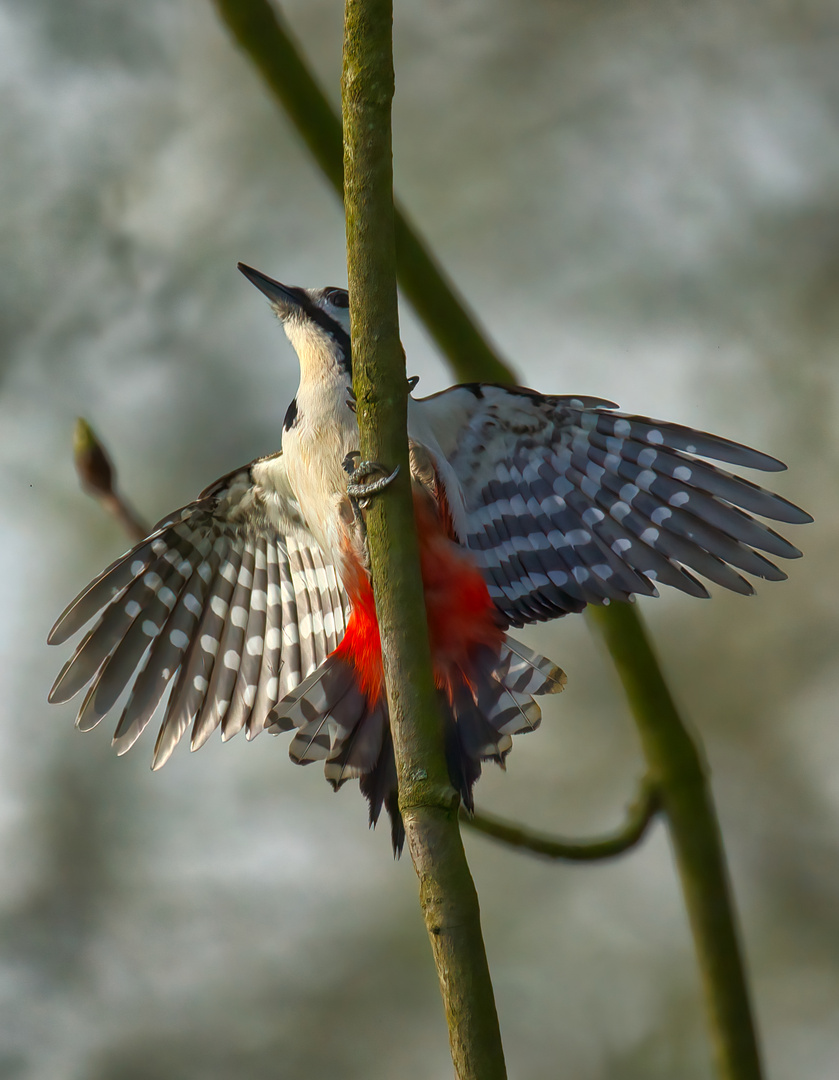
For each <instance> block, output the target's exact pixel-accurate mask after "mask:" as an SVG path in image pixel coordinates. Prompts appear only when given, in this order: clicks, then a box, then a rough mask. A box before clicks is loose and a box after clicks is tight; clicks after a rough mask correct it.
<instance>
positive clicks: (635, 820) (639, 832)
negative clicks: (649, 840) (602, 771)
mask: <svg viewBox="0 0 839 1080" xmlns="http://www.w3.org/2000/svg"><path fill="white" fill-rule="evenodd" d="M660 809H661V800H660V798H659V795H658V791H657V790H656V788H655V786H654V785H653V784H651V783H650V782H649V781H644V783H643V784H642V785H641V790H640V792H639V793H638V797H637V799H636V800H635V802H634V803H633V804H632V805H631V806H630V807H629V810H628V812H627V815H626V821H624V823H623V825H622V826H621V827H620V829H618V830H617V831H616V832H613V833H611V834H610V835H609V836H601V837H598V838H597V839H595V840H567V839H561V838H560V837H558V836H549V835H548V834H547V833H542V832H537V831H536V830H534V829H528V828H525V827H524V826H522V825H516V824H515V823H513V822H511V821H503V820H502V819H501V818H497V817H495V816H494V815H492V814H483V813H477V812H476V813H475V814H473V815H471V816H470V815H469V814H467V813H466V812H465V811H464V810H461V812H460V820H461V821H462V822H463V823H464V824H465V825H468V826H469V827H470V828H471V829H474V830H475V831H476V832H479V833H483V834H484V836H491V837H492V839H493V840H499V841H500V842H501V843H502V844H509V845H510V847H515V848H521V850H523V851H531V852H533V854H534V855H543V856H544V857H545V858H547V859H557V860H561V861H564V862H601V861H603V860H605V859H614V858H615V857H616V856H617V855H623V854H624V853H625V852H627V851H629V850H630V848H634V847H635V846H636V845H637V844H639V843H640V842H641V840H643V838H644V837H645V836H646V835H647V830H648V829H649V827H650V825H651V824H652V822H653V820H654V819H655V816H656V814H657V813H658V811H659V810H660Z"/></svg>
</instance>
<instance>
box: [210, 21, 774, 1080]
mask: <svg viewBox="0 0 839 1080" xmlns="http://www.w3.org/2000/svg"><path fill="white" fill-rule="evenodd" d="M213 2H214V3H215V4H216V7H217V9H218V11H219V13H220V15H221V17H222V19H223V20H224V21H225V22H226V24H227V26H228V27H229V29H230V31H231V33H232V35H233V36H234V37H235V38H236V40H237V41H238V43H239V45H240V46H241V47H242V49H243V50H244V51H245V52H246V53H247V54H248V55H249V56H250V58H251V60H252V62H253V63H254V65H255V66H256V67H257V68H258V69H259V71H260V72H261V74H262V75H263V77H264V79H265V81H266V82H267V84H268V86H269V88H270V89H271V90H272V91H273V92H274V93H275V95H276V96H277V97H278V99H279V100H280V102H281V103H282V104H283V106H284V107H285V108H286V109H287V111H288V114H289V116H290V117H291V119H292V120H293V122H294V123H295V125H296V127H297V129H298V131H299V132H300V133H301V135H302V136H303V138H304V140H305V141H306V143H307V145H308V146H309V147H310V149H311V150H312V152H313V154H314V156H315V159H316V160H317V161H318V163H319V165H320V166H321V168H322V169H323V171H324V173H325V175H326V176H327V177H328V178H329V179H330V180H331V182H332V183H333V185H334V186H335V187H336V189H337V190H338V191H339V192H340V169H339V163H340V157H339V153H338V151H337V140H336V137H335V132H336V130H337V128H336V124H337V118H336V117H335V116H334V113H331V110H330V107H329V104H328V102H327V100H326V98H325V96H324V95H323V93H322V91H321V90H320V88H319V87H318V86H317V84H316V83H315V81H314V79H313V78H312V76H311V75H310V73H309V71H308V69H307V67H306V65H305V63H304V61H303V60H302V59H301V57H300V54H299V52H298V51H297V49H296V48H295V46H294V44H293V42H292V41H291V40H290V38H289V36H288V34H287V32H286V31H285V28H284V27H283V26H282V25H281V23H280V22H279V20H278V17H277V15H276V13H275V9H273V8H272V7H271V5H270V4H269V3H268V0H213ZM330 114H331V115H330ZM395 234H396V238H397V242H398V256H399V259H398V262H399V280H400V284H401V286H402V288H403V290H404V292H405V295H406V296H407V297H408V299H409V300H410V301H411V303H412V304H413V306H414V307H415V309H416V311H417V313H418V314H419V315H420V318H421V319H422V320H423V322H424V323H425V326H426V328H427V329H428V331H429V333H430V334H431V335H432V337H433V338H434V340H435V341H436V342H437V344H438V345H439V347H440V349H441V351H442V352H443V353H444V354H445V355H446V356H447V357H448V359H449V362H450V363H451V365H452V368H453V370H454V371H455V373H456V375H457V377H458V378H459V379H461V380H463V381H472V380H476V379H477V380H480V379H483V380H486V381H492V382H513V381H515V380H514V375H513V372H512V371H511V370H510V369H509V368H508V367H506V366H505V365H504V364H503V362H502V361H501V360H500V359H499V358H498V356H497V354H496V352H495V351H494V350H493V349H492V348H491V347H490V346H489V345H488V344H487V343H486V342H485V340H484V339H483V337H482V335H481V332H480V330H479V329H478V327H477V324H476V322H475V320H474V319H472V318H471V316H470V315H469V313H468V312H467V311H466V310H465V308H464V306H463V304H462V302H461V301H460V300H459V298H458V297H457V296H456V295H455V293H454V292H453V290H452V288H451V286H450V283H449V282H448V281H447V279H446V278H445V277H444V276H443V274H442V272H441V270H440V267H439V265H438V264H437V263H436V261H435V260H434V259H433V257H432V256H431V255H430V253H429V250H428V248H427V246H426V245H425V244H424V243H423V242H422V241H421V240H420V239H419V238H418V237H417V236H416V234H415V233H414V231H413V230H412V229H411V227H410V226H409V225H407V223H405V221H404V218H403V217H401V216H400V215H399V214H398V212H397V215H396V218H395ZM388 460H391V461H392V460H393V459H388ZM385 501H392V500H390V499H386V500H385ZM406 610H407V609H406ZM589 611H590V613H591V618H592V620H593V621H594V623H595V625H597V627H598V628H599V629H600V631H601V633H602V635H603V638H604V642H605V644H606V647H607V648H608V650H609V652H610V654H611V656H612V658H613V660H614V662H615V664H616V666H617V668H618V671H619V673H620V674H621V677H622V678H623V680H624V686H625V688H626V690H627V694H628V696H629V699H630V704H631V706H632V711H633V715H634V717H635V721H636V723H637V725H638V728H639V731H640V732H641V737H642V740H643V745H644V751H645V754H646V756H647V760H648V764H649V768H650V771H651V775H652V777H653V779H654V781H655V783H656V785H657V786H658V788H659V791H660V794H661V799H662V805H663V808H664V811H665V813H666V815H667V818H668V824H669V827H670V832H671V836H672V839H673V845H674V848H675V850H676V856H677V861H678V864H679V869H680V874H681V881H682V888H683V890H684V893H685V898H686V903H687V907H688V910H689V913H690V918H691V926H692V928H693V935H694V943H695V947H696V952H697V956H698V959H699V966H700V969H701V971H702V974H703V987H704V992H705V1001H706V1009H707V1012H708V1017H709V1024H710V1028H711V1036H712V1041H713V1043H714V1047H715V1059H716V1063H717V1070H718V1075H719V1076H720V1077H721V1078H724V1080H758V1078H759V1077H760V1075H761V1073H760V1064H759V1055H758V1050H757V1043H756V1037H755V1029H754V1024H753V1021H752V1016H751V1008H750V1003H749V994H748V989H747V985H746V978H745V971H744V965H743V959H742V953H741V949H740V945H739V941H738V936H737V931H736V924H735V916H734V909H733V904H732V901H731V895H730V889H729V885H728V879H727V874H726V869H725V859H724V854H723V850H722V842H721V838H720V835H719V827H718V824H717V818H716V813H715V810H714V806H713V800H712V797H711V792H710V789H709V786H708V783H707V780H706V777H705V775H704V772H703V770H702V767H701V755H700V753H699V751H698V750H697V747H696V745H695V744H694V742H693V740H692V738H691V736H690V734H689V733H688V731H687V728H686V727H685V724H684V722H683V721H682V720H681V718H680V717H679V715H678V712H677V711H676V709H675V706H674V705H673V701H672V697H671V695H670V693H669V691H668V690H667V687H666V684H665V682H664V679H663V676H662V674H661V670H660V668H659V666H658V664H657V662H656V660H655V657H654V655H653V653H652V651H651V650H650V647H649V644H648V642H647V639H646V635H645V633H644V629H643V625H642V623H641V620H640V618H639V617H638V615H637V613H636V611H635V609H634V608H633V607H631V606H628V605H623V604H612V605H611V606H610V607H608V608H602V609H591V608H590V609H589ZM467 872H468V871H467ZM723 954H724V955H723Z"/></svg>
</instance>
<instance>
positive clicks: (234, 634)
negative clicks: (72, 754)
mask: <svg viewBox="0 0 839 1080" xmlns="http://www.w3.org/2000/svg"><path fill="white" fill-rule="evenodd" d="M348 615H349V602H348V600H347V597H346V594H345V593H344V591H343V589H342V587H341V584H340V581H339V579H338V577H337V575H336V572H335V567H334V566H332V565H331V563H330V562H329V560H328V559H327V557H326V556H325V555H324V553H323V551H322V550H321V549H320V547H319V546H318V544H317V543H316V541H315V539H314V537H313V536H312V534H311V533H310V532H309V530H308V528H307V526H306V523H305V521H304V519H303V516H302V514H301V513H300V509H299V507H298V506H297V503H296V501H295V500H294V497H293V495H292V493H291V491H290V489H289V488H288V485H287V483H286V481H285V472H284V469H283V462H282V456H281V455H280V454H276V455H274V456H273V457H271V458H265V459H262V460H260V461H258V462H254V463H253V464H252V465H249V466H247V467H246V468H244V469H241V470H238V471H237V472H234V473H230V474H229V475H228V476H226V477H224V478H222V479H221V480H219V481H217V482H216V483H215V484H213V485H211V486H210V487H209V488H207V489H206V490H205V491H204V492H202V494H201V495H200V496H199V498H198V499H197V500H196V501H195V502H193V503H190V504H189V505H188V506H185V507H183V508H182V509H181V510H178V511H177V512H176V513H175V514H173V515H171V516H170V517H168V518H166V519H164V520H163V521H161V522H160V523H159V524H158V525H157V526H156V527H155V529H154V530H153V531H152V533H151V535H150V536H148V537H147V538H146V539H145V540H143V541H142V542H141V543H139V544H137V545H136V547H134V548H132V550H131V551H129V552H127V553H126V554H125V555H123V556H122V557H121V558H119V559H117V560H116V562H115V563H113V564H112V565H111V566H109V567H108V569H107V570H105V571H104V572H103V573H102V574H100V576H99V577H98V578H96V580H95V581H93V582H92V583H91V584H90V585H89V586H88V587H87V588H86V589H85V590H84V592H82V593H81V594H80V595H79V596H78V597H77V598H76V599H75V600H74V601H73V602H72V603H71V604H70V605H69V607H68V608H67V609H66V610H65V612H64V614H63V615H62V616H61V617H60V618H59V620H58V622H57V623H56V624H55V626H54V627H53V629H52V632H51V633H50V636H49V641H50V643H51V644H60V643H61V642H63V641H65V640H66V639H67V638H69V637H70V636H71V635H72V634H75V633H76V632H77V631H78V630H80V629H81V628H82V627H83V626H84V625H85V624H87V623H88V622H89V621H90V620H92V619H94V618H96V620H97V621H96V623H95V624H94V626H93V628H92V629H91V630H89V631H88V633H87V634H86V635H85V637H84V638H83V639H82V641H81V642H80V643H79V645H78V647H77V648H76V651H75V653H74V654H73V656H72V658H71V659H70V660H69V661H68V662H67V663H66V664H65V666H64V668H63V669H62V671H61V673H60V674H59V676H58V678H57V680H56V682H55V685H54V686H53V689H52V692H51V694H50V700H51V701H56V702H59V701H67V700H69V699H70V698H71V697H73V696H74V695H75V694H77V693H78V692H79V691H80V690H82V689H83V688H84V687H86V686H87V687H88V689H87V693H86V695H85V697H84V700H83V701H82V704H81V708H80V709H79V714H78V718H77V721H76V724H77V726H78V727H80V728H82V729H83V730H87V729H89V728H92V727H94V726H95V725H96V724H98V723H99V721H100V720H101V719H102V717H104V716H105V715H106V714H107V713H108V712H110V711H111V710H112V709H113V708H114V706H115V705H116V704H117V701H118V700H120V699H121V698H122V697H123V693H124V691H125V690H126V689H128V687H129V686H130V687H131V689H130V693H129V695H128V698H127V701H126V702H125V705H124V707H123V710H122V714H121V716H120V718H119V721H118V723H117V727H116V732H115V734H114V745H115V746H116V747H117V750H118V752H119V753H124V752H125V751H126V750H128V749H129V748H130V747H131V746H132V745H133V744H134V742H135V741H136V740H137V738H138V737H139V736H140V734H141V733H142V731H143V729H144V728H145V727H146V725H147V724H148V722H149V720H150V719H151V717H152V715H153V714H154V712H155V710H156V709H157V706H158V705H159V704H160V702H161V700H162V699H163V697H164V695H165V694H166V692H167V690H169V689H170V687H171V690H170V693H169V698H168V701H167V704H166V708H165V712H164V714H163V720H162V724H161V727H160V732H159V734H158V738H157V743H156V746H155V750H154V760H153V764H154V767H155V768H159V767H160V766H161V765H163V764H164V763H165V762H166V760H167V759H168V757H169V755H170V754H171V753H172V751H173V750H174V748H175V745H176V744H177V743H178V741H179V739H180V738H181V736H182V735H183V733H184V732H185V731H186V729H187V728H188V727H191V728H192V735H191V745H192V748H193V749H196V748H197V747H199V746H201V745H202V744H203V743H204V742H205V741H206V739H207V738H208V737H209V736H210V735H211V734H212V732H213V731H214V730H215V729H216V728H217V727H219V726H220V727H221V733H222V739H225V740H226V739H229V738H231V737H232V736H233V735H235V734H236V733H237V732H238V731H241V730H242V729H243V728H244V729H245V730H246V732H247V736H248V738H251V737H253V736H254V735H256V734H258V733H259V732H260V731H261V730H262V728H263V726H264V723H265V720H266V718H267V716H268V713H269V712H270V711H271V709H272V708H273V707H274V706H275V705H276V704H277V702H278V701H279V700H280V699H281V698H282V697H284V696H285V695H286V694H287V693H288V692H289V691H290V690H292V689H294V687H295V686H297V684H298V683H299V682H300V681H301V680H302V679H304V678H306V676H307V675H309V674H310V673H311V672H312V671H314V669H315V668H316V667H317V666H318V665H319V664H320V663H321V662H322V661H323V660H324V659H325V658H326V657H327V656H328V654H329V653H330V652H331V651H332V650H333V649H334V648H335V647H336V645H337V644H338V643H339V642H340V640H341V638H342V637H343V635H344V631H345V629H346V620H347V618H348Z"/></svg>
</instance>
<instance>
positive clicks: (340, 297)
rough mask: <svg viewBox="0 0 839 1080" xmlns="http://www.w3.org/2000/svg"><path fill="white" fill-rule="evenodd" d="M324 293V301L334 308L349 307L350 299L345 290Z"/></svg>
mask: <svg viewBox="0 0 839 1080" xmlns="http://www.w3.org/2000/svg"><path fill="white" fill-rule="evenodd" d="M325 292H326V299H327V300H328V301H329V303H330V304H332V305H333V306H334V307H340V308H348V307H349V306H350V298H349V296H348V295H347V290H346V289H326V290H325Z"/></svg>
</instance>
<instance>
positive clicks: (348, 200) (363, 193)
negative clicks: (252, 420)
mask: <svg viewBox="0 0 839 1080" xmlns="http://www.w3.org/2000/svg"><path fill="white" fill-rule="evenodd" d="M392 21H393V13H392V4H391V0H347V4H346V22H345V28H344V71H343V79H342V100H343V111H344V175H345V205H346V212H347V259H348V270H349V285H350V296H351V309H350V310H351V319H352V341H353V371H354V388H355V393H356V403H357V404H356V408H357V415H358V425H359V432H360V441H361V451H362V456H363V457H365V458H368V459H373V460H379V461H384V462H387V464H388V468H390V467H391V466H392V465H393V464H398V465H399V467H400V475H399V477H398V479H397V481H396V483H395V484H394V485H393V487H392V489H391V490H389V491H388V492H387V493H386V494H385V496H384V497H382V498H381V499H378V500H376V501H375V502H374V504H373V506H372V507H371V508H370V509H369V510H368V514H367V524H368V542H369V549H370V561H371V566H372V574H373V587H374V592H375V597H376V610H377V613H378V618H379V626H380V630H381V640H382V654H383V658H384V669H385V681H386V685H387V694H388V705H389V707H390V722H391V730H392V733H393V743H394V750H395V754H396V766H397V774H398V778H399V806H400V810H401V812H402V816H403V819H404V822H405V830H406V835H407V841H408V847H409V850H410V852H411V858H412V859H413V862H414V867H415V869H416V872H417V875H418V877H419V881H420V902H421V905H422V910H423V915H424V917H425V923H426V927H427V929H428V933H429V937H430V939H431V944H432V949H433V952H434V959H435V962H436V964H437V972H438V975H439V977H440V989H441V992H442V995H443V1001H444V1004H445V1009H446V1018H447V1020H448V1025H449V1042H450V1046H451V1052H452V1060H453V1062H454V1066H455V1071H456V1073H457V1075H458V1077H460V1078H461V1080H478V1078H480V1080H493V1078H497V1080H502V1078H503V1077H505V1076H506V1072H505V1068H504V1056H503V1050H502V1046H501V1034H500V1031H499V1027H498V1017H497V1015H496V1010H495V999H494V995H493V990H492V983H491V981H490V975H489V966H488V964H487V959H486V951H485V949H484V943H483V938H482V936H481V927H480V915H479V909H478V897H477V893H476V892H475V885H474V882H473V881H472V877H471V874H470V873H469V867H468V865H467V863H466V855H465V853H464V850H463V844H462V841H461V838H460V830H459V827H458V819H457V805H458V800H457V796H456V794H455V792H454V790H453V789H452V787H451V784H450V782H449V777H448V769H447V766H446V756H445V750H444V744H443V731H442V725H441V723H440V716H439V712H438V707H437V697H436V691H435V688H434V683H433V680H432V674H431V657H430V652H429V647H428V629H427V626H426V621H425V601H424V596H423V589H422V580H421V578H420V574H419V553H418V545H417V537H416V531H415V528H414V510H413V500H412V496H411V484H410V470H409V464H408V442H407V436H406V430H407V397H408V385H407V379H406V373H405V363H404V358H403V353H402V347H401V345H400V341H399V323H398V317H397V300H396V251H395V239H394V224H393V174H392V156H391V155H392V151H391V100H392V97H393V83H394V76H393V49H392Z"/></svg>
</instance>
